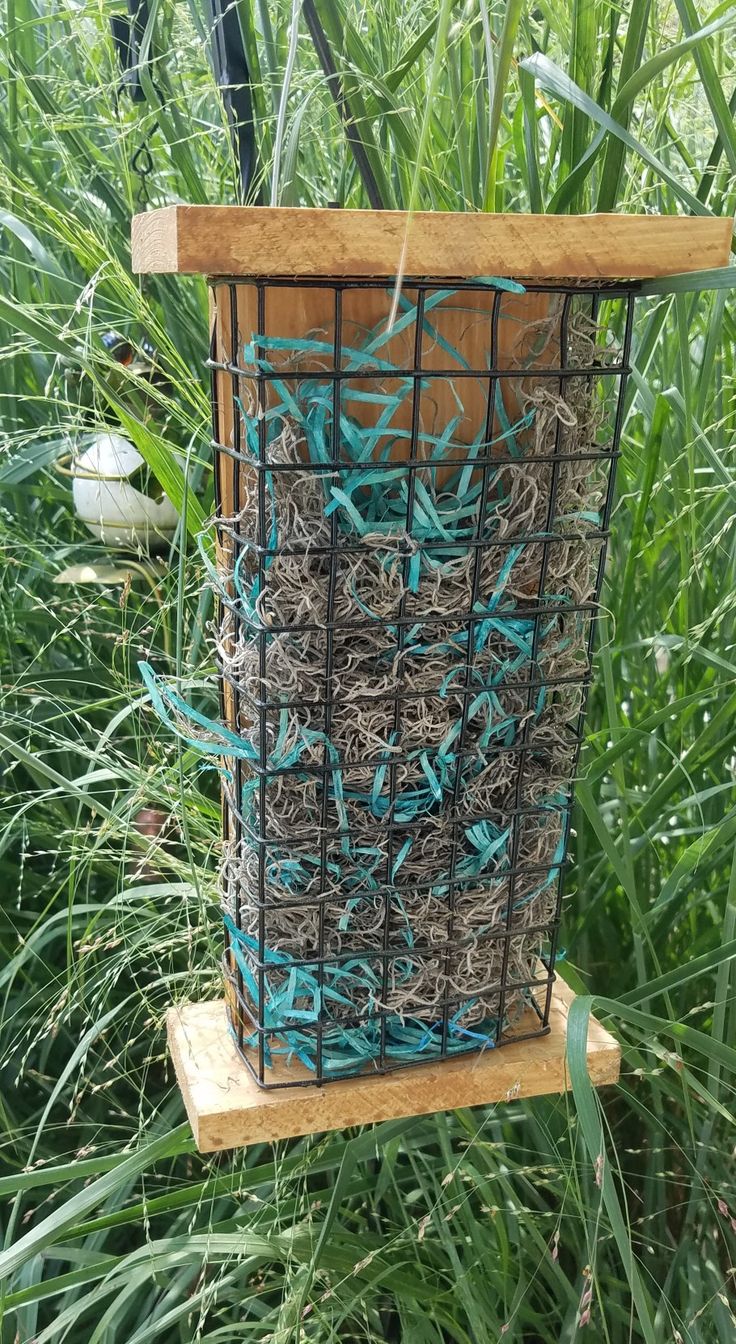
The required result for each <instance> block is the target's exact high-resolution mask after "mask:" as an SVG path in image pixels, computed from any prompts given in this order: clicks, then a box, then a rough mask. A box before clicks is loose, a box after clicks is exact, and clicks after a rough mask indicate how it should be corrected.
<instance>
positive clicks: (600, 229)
mask: <svg viewBox="0 0 736 1344" xmlns="http://www.w3.org/2000/svg"><path fill="white" fill-rule="evenodd" d="M731 232H732V222H731V220H730V219H715V218H712V217H702V216H696V215H692V216H691V215H688V216H684V215H666V216H657V215H520V214H509V215H491V214H482V213H473V214H471V213H468V214H453V213H449V212H448V213H440V212H437V213H433V212H423V211H419V212H417V213H416V214H413V215H411V216H410V215H408V214H407V213H406V212H404V211H401V210H313V209H300V208H293V209H292V208H287V207H283V206H281V207H277V208H271V207H266V206H237V205H223V206H219V205H170V206H166V207H164V208H163V209H161V210H149V211H146V213H145V214H141V215H136V216H135V217H134V219H133V224H132V264H133V270H134V271H135V272H137V273H138V274H146V273H151V272H176V273H178V274H198V275H214V276H219V275H222V276H238V275H253V276H260V275H266V276H267V275H271V276H282V275H289V276H291V275H294V276H320V275H324V276H356V277H358V276H394V275H396V274H397V273H398V272H399V270H401V273H402V274H404V275H414V276H458V277H460V276H465V277H472V276H481V275H514V276H519V277H523V278H525V279H529V280H533V279H550V280H551V279H560V278H563V277H574V276H580V277H586V278H590V279H644V278H652V277H655V276H665V275H673V274H677V273H679V272H682V271H694V270H701V269H702V270H705V269H709V268H712V267H717V266H725V265H726V264H727V262H728V258H729V249H730V243H731Z"/></svg>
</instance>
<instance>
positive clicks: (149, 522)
mask: <svg viewBox="0 0 736 1344" xmlns="http://www.w3.org/2000/svg"><path fill="white" fill-rule="evenodd" d="M143 465H144V460H143V458H142V457H141V455H140V453H139V452H138V449H137V448H135V447H134V445H133V444H132V443H131V442H130V440H129V439H124V438H123V436H122V434H110V433H104V434H97V435H96V437H95V439H94V442H93V443H92V445H91V446H90V447H89V448H87V450H86V451H85V452H84V453H82V456H81V457H80V458H79V459H78V461H77V462H76V463H75V467H74V470H75V478H74V485H73V488H72V491H73V498H74V508H75V509H76V512H77V517H78V518H80V519H81V520H82V522H83V523H85V525H86V526H87V527H88V528H89V530H90V532H91V533H92V534H93V536H95V537H98V538H99V539H100V541H104V542H106V543H107V545H108V546H145V547H147V548H148V549H149V550H152V549H154V548H155V547H156V546H157V545H158V546H161V545H163V544H165V543H167V542H170V541H171V538H172V537H173V535H174V532H175V531H176V525H177V523H178V522H179V515H178V513H177V511H176V509H175V508H174V505H173V504H172V503H171V500H170V499H168V498H167V496H166V495H164V497H163V499H161V500H155V499H149V497H148V495H144V494H143V492H142V491H141V490H136V488H135V486H133V485H130V484H129V482H128V478H129V477H130V476H132V475H134V473H135V472H136V471H138V469H139V468H140V467H142V466H143Z"/></svg>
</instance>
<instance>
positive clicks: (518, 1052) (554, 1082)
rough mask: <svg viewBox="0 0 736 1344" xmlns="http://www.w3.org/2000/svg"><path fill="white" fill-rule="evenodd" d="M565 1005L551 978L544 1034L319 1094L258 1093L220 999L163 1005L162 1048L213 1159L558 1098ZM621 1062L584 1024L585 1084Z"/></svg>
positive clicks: (564, 991) (562, 989) (293, 1070)
mask: <svg viewBox="0 0 736 1344" xmlns="http://www.w3.org/2000/svg"><path fill="white" fill-rule="evenodd" d="M573 998H574V996H573V994H572V991H571V990H570V989H569V988H568V987H567V985H565V984H564V983H563V982H562V981H559V980H558V981H557V983H556V985H555V987H554V992H553V998H552V1011H551V1019H550V1023H551V1030H550V1032H549V1034H548V1035H547V1036H539V1037H536V1038H535V1039H533V1040H525V1041H519V1042H518V1043H514V1042H511V1043H510V1044H508V1045H504V1046H503V1047H502V1048H501V1049H499V1050H487V1051H486V1052H485V1053H484V1054H480V1055H466V1056H464V1057H463V1058H459V1057H458V1058H455V1059H451V1060H446V1061H444V1062H443V1063H434V1064H423V1065H419V1066H418V1067H416V1068H411V1069H403V1070H400V1071H398V1072H396V1073H389V1074H385V1075H384V1076H383V1077H376V1076H371V1075H369V1074H363V1075H361V1076H360V1077H358V1078H350V1079H346V1080H344V1081H341V1082H334V1083H328V1084H327V1085H326V1086H325V1087H315V1086H314V1085H310V1086H308V1087H288V1088H283V1089H277V1090H271V1091H268V1090H264V1089H262V1088H259V1087H258V1086H257V1084H256V1083H255V1082H254V1081H253V1079H252V1077H251V1075H250V1073H249V1072H248V1070H247V1068H246V1066H245V1065H244V1064H243V1062H242V1060H241V1059H240V1058H239V1056H238V1053H237V1051H236V1049H235V1044H234V1042H233V1039H232V1036H231V1035H230V1031H229V1029H228V1025H227V1019H226V1016H225V1004H224V1002H223V1001H222V1000H218V1001H216V1002H211V1003H189V1004H184V1005H182V1006H181V1007H178V1008H171V1009H170V1010H169V1013H168V1036H169V1048H170V1051H171V1055H172V1058H173V1060H174V1066H175V1069H176V1075H177V1079H178V1081H179V1087H180V1088H181V1092H182V1096H183V1098H184V1103H185V1105H186V1108H187V1114H188V1116H189V1120H190V1122H191V1126H192V1130H193V1133H194V1138H195V1142H196V1144H197V1147H198V1149H199V1151H200V1152H202V1153H211V1152H216V1151H218V1150H220V1149H224V1148H238V1147H242V1146H244V1145H246V1144H249V1143H257V1142H269V1143H270V1142H272V1141H274V1140H275V1139H283V1138H291V1137H294V1136H295V1135H298V1134H317V1133H322V1132H324V1131H325V1130H333V1129H345V1128H347V1127H348V1126H350V1125H363V1124H373V1123H376V1122H379V1121H382V1120H391V1119H396V1118H398V1117H402V1116H411V1115H429V1114H431V1113H433V1112H435V1111H442V1110H451V1109H455V1108H456V1107H460V1106H480V1105H487V1104H488V1103H491V1102H504V1101H513V1100H515V1099H516V1098H517V1097H535V1096H543V1095H545V1094H548V1093H556V1092H564V1091H566V1090H567V1088H568V1087H569V1079H568V1074H567V1064H566V1045H567V1015H568V1011H569V1008H570V1004H571V1003H572V1001H573ZM530 1016H531V1014H530ZM534 1020H535V1019H531V1021H534ZM529 1025H531V1023H528V1024H527V1027H528V1026H529ZM620 1058H621V1052H620V1047H619V1045H618V1042H617V1041H616V1040H615V1039H614V1037H613V1036H611V1035H610V1034H609V1032H607V1031H606V1030H605V1028H604V1027H602V1026H601V1024H600V1023H599V1022H598V1021H596V1019H595V1018H591V1020H590V1028H589V1032H588V1073H589V1075H590V1079H591V1082H592V1083H593V1084H594V1085H595V1086H596V1087H598V1086H601V1085H602V1084H604V1083H614V1082H616V1080H617V1079H618V1076H619V1069H620ZM271 1076H272V1077H273V1078H274V1080H278V1081H288V1080H289V1079H290V1078H295V1077H308V1076H309V1075H308V1074H307V1073H306V1070H304V1069H303V1066H301V1065H299V1064H295V1065H292V1066H291V1067H289V1068H287V1066H286V1065H285V1064H283V1063H281V1064H280V1065H279V1066H278V1067H277V1068H276V1069H275V1070H274V1071H273V1073H272V1075H271Z"/></svg>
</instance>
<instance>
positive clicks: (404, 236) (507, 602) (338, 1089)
mask: <svg viewBox="0 0 736 1344" xmlns="http://www.w3.org/2000/svg"><path fill="white" fill-rule="evenodd" d="M729 240H730V223H729V221H727V220H714V219H700V218H692V219H690V218H688V219H685V218H665V219H659V218H655V217H649V216H647V217H632V216H607V215H594V216H589V217H586V218H576V217H572V216H563V217H548V216H545V217H541V216H540V217H537V216H494V215H487V214H463V215H453V214H422V213H420V214H415V215H412V216H411V217H409V216H408V215H406V214H403V213H400V212H389V211H385V212H383V211H349V212H348V211H340V210H307V209H304V210H301V209H265V208H247V207H225V208H219V207H205V206H196V207H188V206H172V207H169V208H167V209H164V210H159V211H152V212H150V213H148V214H146V215H141V216H138V217H137V218H136V219H135V220H134V224H133V266H134V270H136V271H138V272H171V273H177V274H202V275H205V276H207V278H208V283H209V285H210V294H211V314H212V329H211V350H210V360H209V366H210V370H211V377H212V423H213V448H214V469H215V481H216V497H217V519H216V533H217V536H216V542H217V544H216V554H217V572H216V575H215V583H216V586H217V588H218V593H219V600H220V619H219V632H218V635H217V639H216V657H217V661H218V666H219V675H220V686H221V712H222V732H221V737H220V740H221V743H222V755H223V761H222V765H223V770H222V777H223V836H224V846H223V849H224V859H223V869H222V897H223V911H224V922H225V930H226V952H225V958H224V1003H220V1004H216V1005H211V1004H204V1005H189V1006H187V1007H185V1008H184V1009H180V1010H176V1011H175V1012H174V1013H173V1015H172V1020H171V1024H170V1036H171V1041H172V1049H173V1052H174V1057H175V1060H176V1063H177V1070H178V1073H179V1078H180V1082H181V1084H182V1089H183V1091H184V1094H185V1097H186V1099H187V1104H188V1107H189V1111H190V1115H191V1117H192V1120H193V1123H194V1125H195V1132H196V1134H197V1136H198V1141H199V1143H200V1146H201V1147H202V1148H205V1149H206V1148H213V1147H223V1146H233V1145H234V1144H236V1143H242V1142H246V1141H249V1140H250V1139H252V1138H265V1137H271V1138H273V1137H277V1136H279V1135H287V1134H295V1133H304V1132H309V1131H310V1130H313V1129H324V1128H328V1127H330V1126H335V1125H341V1124H352V1123H359V1122H361V1121H363V1122H366V1121H370V1120H374V1119H379V1118H381V1119H384V1118H387V1117H388V1116H397V1115H410V1114H415V1113H416V1114H418V1113H422V1112H425V1111H430V1110H433V1109H437V1108H440V1107H444V1106H449V1105H466V1104H474V1103H477V1102H487V1101H491V1100H498V1099H500V1098H502V1097H504V1096H507V1095H509V1094H513V1095H519V1094H521V1095H534V1094H536V1093H539V1092H544V1091H556V1090H561V1089H563V1088H564V1087H565V1086H566V1072H565V1022H566V1014H567V1009H568V1007H569V1001H570V996H569V991H567V989H566V987H564V986H560V984H559V982H556V976H555V963H556V959H557V952H558V931H559V926H560V915H561V894H562V882H563V873H564V869H565V864H566V860H567V848H568V839H569V832H570V815H571V807H572V800H573V784H574V779H575V774H576V769H577V763H578V754H579V750H580V744H581V739H582V734H583V727H584V715H585V702H586V696H587V691H588V687H589V684H590V680H591V675H592V663H591V659H592V652H593V643H594V637H595V617H596V611H597V606H598V602H599V598H600V588H601V582H602V577H603V569H604V564H605V554H606V542H607V537H608V529H609V521H610V514H611V508H612V502H613V491H614V483H615V471H616V462H617V458H618V456H619V453H620V436H621V428H622V423H623V414H624V398H625V392H626V382H627V377H628V374H629V364H630V352H631V339H632V320H633V304H634V300H635V296H636V293H637V289H638V287H639V282H640V280H641V279H642V278H649V277H658V276H663V275H667V274H675V273H681V272H685V271H688V270H694V269H696V268H697V269H707V268H710V267H715V266H718V265H722V264H724V263H725V262H726V260H727V256H728V247H729ZM161 697H162V698H165V695H164V692H163V691H162V692H161ZM588 1059H589V1070H590V1074H591V1077H592V1079H593V1080H594V1081H595V1082H597V1083H600V1082H607V1081H612V1080H614V1079H615V1077H616V1076H617V1072H618V1049H617V1046H616V1043H615V1041H613V1039H612V1038H611V1037H610V1036H608V1034H607V1033H606V1032H604V1031H603V1029H602V1028H601V1027H600V1026H599V1025H598V1024H596V1025H595V1027H594V1029H593V1030H592V1031H591V1034H590V1036H589V1041H588Z"/></svg>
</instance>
